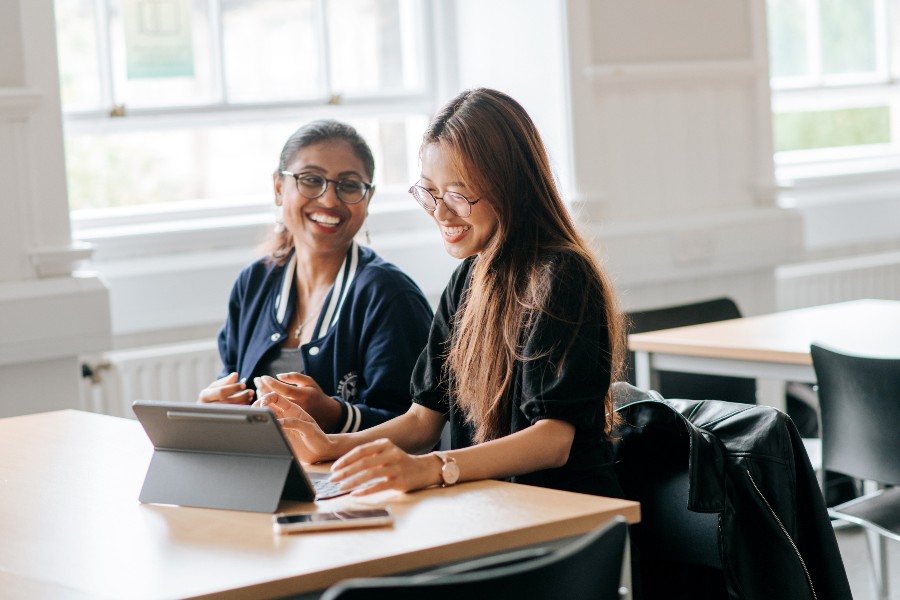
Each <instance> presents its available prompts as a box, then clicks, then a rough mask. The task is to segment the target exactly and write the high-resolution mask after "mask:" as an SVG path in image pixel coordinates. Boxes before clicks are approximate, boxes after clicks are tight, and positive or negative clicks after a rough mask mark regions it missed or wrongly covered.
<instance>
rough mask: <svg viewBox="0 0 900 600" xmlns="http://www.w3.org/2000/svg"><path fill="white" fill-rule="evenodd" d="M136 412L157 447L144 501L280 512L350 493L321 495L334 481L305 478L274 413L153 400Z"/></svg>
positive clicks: (137, 405) (138, 406) (321, 477)
mask: <svg viewBox="0 0 900 600" xmlns="http://www.w3.org/2000/svg"><path fill="white" fill-rule="evenodd" d="M132 408H133V410H134V414H135V415H136V416H137V418H138V420H139V421H140V423H141V425H142V426H143V428H144V431H146V432H147V436H148V437H149V438H150V441H151V442H152V444H153V448H154V452H153V458H152V459H151V461H150V466H149V467H148V469H147V475H146V477H145V478H144V485H143V487H142V489H141V493H140V497H139V499H140V501H141V502H146V503H161V504H177V505H181V506H196V507H204V508H225V509H233V510H249V511H256V512H274V511H275V510H276V509H277V507H278V502H279V500H280V499H282V498H283V499H285V500H299V501H312V500H315V499H319V500H322V499H325V498H326V497H334V496H337V495H341V494H343V493H346V492H341V491H334V490H332V491H330V492H328V493H325V494H323V493H318V494H317V490H316V487H315V482H318V483H320V484H322V485H324V484H327V483H328V481H327V475H324V474H313V475H314V476H313V477H311V476H310V474H307V473H306V472H305V471H304V469H303V466H302V465H301V464H300V461H298V460H297V458H296V457H295V456H294V453H293V451H292V450H291V446H290V444H289V443H288V441H287V438H286V437H285V436H284V433H283V432H282V430H281V426H280V425H279V423H278V420H277V419H276V418H275V416H274V414H273V413H272V412H271V411H270V410H269V409H268V408H262V407H255V406H246V405H236V404H185V403H182V402H159V401H151V400H138V401H136V402H134V403H133V404H132ZM315 475H318V476H315Z"/></svg>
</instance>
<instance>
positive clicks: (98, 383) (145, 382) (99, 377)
mask: <svg viewBox="0 0 900 600" xmlns="http://www.w3.org/2000/svg"><path fill="white" fill-rule="evenodd" d="M221 368H222V363H221V361H220V360H219V352H218V349H217V346H216V342H215V340H203V341H197V342H186V343H180V344H170V345H165V346H148V347H145V348H135V349H130V350H117V351H113V352H107V353H104V354H103V355H101V356H98V357H93V358H91V359H90V360H88V361H86V362H85V364H84V367H83V369H82V371H83V374H84V375H85V377H84V380H83V383H82V398H81V405H82V408H84V409H86V410H90V411H93V412H99V413H104V414H108V415H114V416H119V417H129V418H134V413H133V412H132V410H131V403H132V402H134V401H135V400H165V401H167V402H196V401H197V394H198V393H199V392H200V390H202V389H203V388H205V387H206V386H207V385H209V384H210V382H212V381H213V380H214V379H215V378H216V375H218V373H219V371H220V370H221Z"/></svg>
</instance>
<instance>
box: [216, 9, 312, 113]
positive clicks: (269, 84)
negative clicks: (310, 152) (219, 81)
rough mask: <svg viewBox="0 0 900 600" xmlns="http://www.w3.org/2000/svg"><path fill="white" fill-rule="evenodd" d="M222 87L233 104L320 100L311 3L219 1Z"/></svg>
mask: <svg viewBox="0 0 900 600" xmlns="http://www.w3.org/2000/svg"><path fill="white" fill-rule="evenodd" d="M221 6H222V31H223V53H224V71H225V87H226V94H227V95H228V99H229V100H233V101H237V102H253V101H269V100H289V99H302V98H312V97H316V96H318V97H322V96H323V95H324V94H325V90H324V88H323V85H322V83H323V82H322V76H321V72H320V68H319V65H320V62H321V61H320V56H319V41H318V38H319V34H318V30H317V19H318V15H317V11H316V2H315V1H314V0H300V1H295V2H279V1H277V0H222V3H221Z"/></svg>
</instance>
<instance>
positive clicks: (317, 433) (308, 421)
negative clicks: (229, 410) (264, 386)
mask: <svg viewBox="0 0 900 600" xmlns="http://www.w3.org/2000/svg"><path fill="white" fill-rule="evenodd" d="M253 406H263V407H265V408H268V409H270V410H271V411H272V412H273V413H274V414H275V418H277V419H278V421H279V423H281V429H282V431H283V432H284V435H285V437H287V439H288V442H289V443H290V444H291V448H293V450H294V454H295V455H296V456H297V458H299V459H300V460H301V461H303V462H305V463H317V462H321V461H323V460H331V459H334V458H337V457H338V456H339V453H338V449H337V443H336V442H335V440H333V439H332V438H331V436H329V435H328V434H326V433H325V432H324V431H322V428H321V427H319V425H318V424H317V423H316V421H315V419H313V418H312V417H311V416H310V415H309V413H307V412H306V411H305V410H303V409H302V408H300V407H299V406H297V405H296V404H294V403H293V402H291V401H290V400H286V399H285V398H282V397H281V396H279V395H278V394H277V393H276V392H269V393H267V394H265V395H264V396H262V397H261V398H260V399H259V400H257V401H256V402H254V403H253Z"/></svg>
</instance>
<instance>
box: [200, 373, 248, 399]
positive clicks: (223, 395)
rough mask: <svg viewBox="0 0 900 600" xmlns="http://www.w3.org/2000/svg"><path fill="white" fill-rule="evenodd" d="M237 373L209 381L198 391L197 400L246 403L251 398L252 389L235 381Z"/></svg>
mask: <svg viewBox="0 0 900 600" xmlns="http://www.w3.org/2000/svg"><path fill="white" fill-rule="evenodd" d="M236 379H237V373H231V374H230V375H227V376H225V377H223V378H221V379H218V380H216V381H214V382H213V383H211V384H210V385H209V387H207V388H206V389H204V390H202V391H201V392H200V395H199V398H198V401H199V402H225V403H230V404H248V403H249V402H250V401H251V400H252V398H253V395H254V394H253V390H248V389H247V386H246V385H245V384H244V383H243V382H241V381H236Z"/></svg>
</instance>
